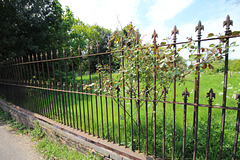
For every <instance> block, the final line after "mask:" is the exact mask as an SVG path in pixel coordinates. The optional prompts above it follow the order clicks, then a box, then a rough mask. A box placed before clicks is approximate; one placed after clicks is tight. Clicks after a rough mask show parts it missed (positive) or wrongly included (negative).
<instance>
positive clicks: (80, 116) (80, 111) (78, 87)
mask: <svg viewBox="0 0 240 160" xmlns="http://www.w3.org/2000/svg"><path fill="white" fill-rule="evenodd" d="M77 91H78V92H80V85H79V83H77ZM78 104H79V118H80V128H78V129H80V130H81V131H82V110H81V106H82V105H81V96H80V94H78Z"/></svg>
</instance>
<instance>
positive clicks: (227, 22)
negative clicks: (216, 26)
mask: <svg viewBox="0 0 240 160" xmlns="http://www.w3.org/2000/svg"><path fill="white" fill-rule="evenodd" d="M230 25H233V21H232V20H230V17H229V15H227V19H226V21H224V22H223V27H224V26H226V31H225V35H226V36H229V35H231V30H230ZM225 47H226V52H225V68H224V86H223V105H222V106H223V107H226V97H227V80H228V52H229V49H228V47H229V38H226V45H225ZM225 113H226V110H225V109H222V125H221V136H220V148H219V159H221V158H222V147H223V138H224V126H225Z"/></svg>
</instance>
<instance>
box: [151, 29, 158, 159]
mask: <svg viewBox="0 0 240 160" xmlns="http://www.w3.org/2000/svg"><path fill="white" fill-rule="evenodd" d="M157 37H158V35H157V33H156V31H155V30H154V31H153V34H152V38H153V45H154V52H153V54H154V55H155V54H156V49H157V40H156V38H157ZM153 61H154V62H155V61H156V57H153ZM153 73H154V75H153V85H154V87H153V91H154V101H153V118H154V135H153V139H154V140H153V141H154V142H153V143H154V144H153V145H154V146H153V149H154V155H153V156H154V158H155V157H156V106H157V102H156V100H157V87H156V82H157V73H156V65H155V64H154V72H153Z"/></svg>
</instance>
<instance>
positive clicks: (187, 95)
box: [182, 88, 189, 99]
mask: <svg viewBox="0 0 240 160" xmlns="http://www.w3.org/2000/svg"><path fill="white" fill-rule="evenodd" d="M182 96H184V98H185V99H186V98H187V97H189V92H188V90H187V88H185V89H184V91H183V92H182Z"/></svg>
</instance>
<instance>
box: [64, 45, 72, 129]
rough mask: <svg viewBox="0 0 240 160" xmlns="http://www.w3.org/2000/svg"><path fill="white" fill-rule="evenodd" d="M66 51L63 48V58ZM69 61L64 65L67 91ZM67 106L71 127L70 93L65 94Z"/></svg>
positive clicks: (67, 117)
mask: <svg viewBox="0 0 240 160" xmlns="http://www.w3.org/2000/svg"><path fill="white" fill-rule="evenodd" d="M65 56H66V55H65V49H64V48H63V58H65ZM67 65H68V64H67V60H66V61H65V63H64V70H65V78H66V80H65V83H66V90H69V84H68V72H67ZM65 105H66V107H65V109H66V110H65V111H66V119H67V125H68V126H71V121H72V120H71V115H70V116H69V115H68V114H70V113H69V111H70V109H69V108H70V98H69V92H67V93H66V92H65Z"/></svg>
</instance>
